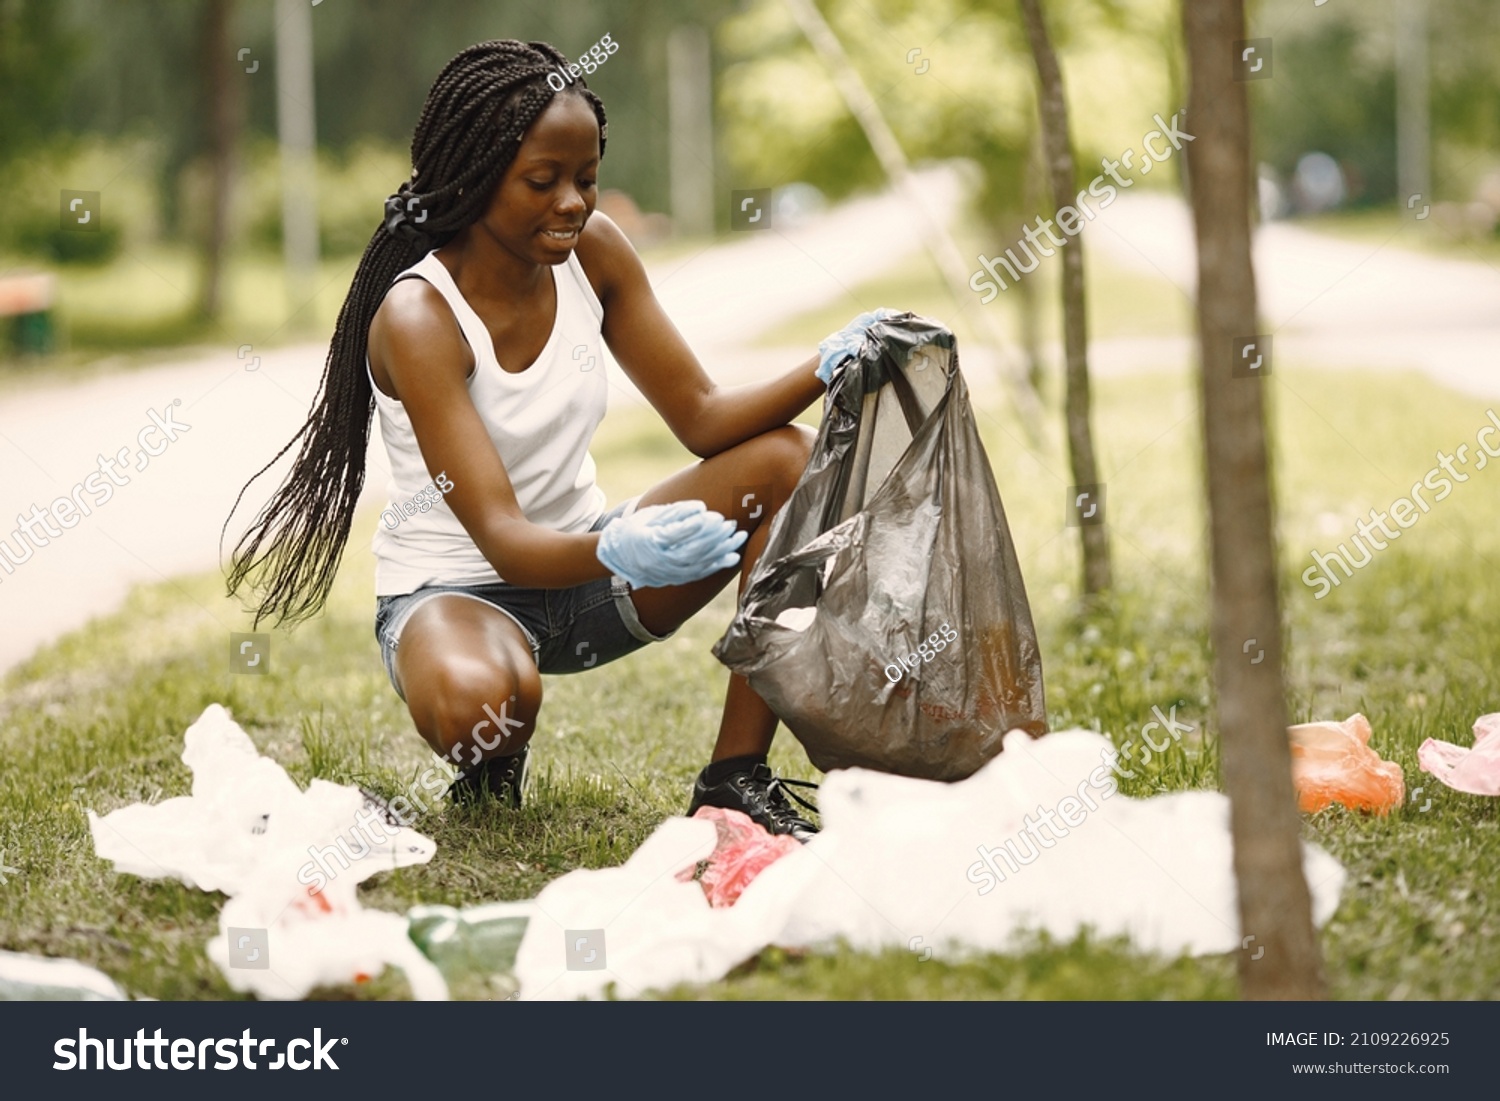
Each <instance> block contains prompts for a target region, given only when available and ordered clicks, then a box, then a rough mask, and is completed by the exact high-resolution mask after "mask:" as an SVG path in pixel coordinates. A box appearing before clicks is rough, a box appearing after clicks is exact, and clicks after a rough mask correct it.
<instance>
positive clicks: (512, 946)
mask: <svg viewBox="0 0 1500 1101" xmlns="http://www.w3.org/2000/svg"><path fill="white" fill-rule="evenodd" d="M535 912H536V903H535V902H534V901H531V900H529V899H528V900H526V901H524V902H490V903H486V904H484V905H483V906H471V907H469V908H468V909H465V910H457V909H454V908H453V907H452V906H415V907H413V908H412V909H411V910H409V911H408V912H407V915H406V916H407V918H408V919H409V920H410V922H411V925H410V927H409V928H408V930H407V935H408V936H410V937H411V939H412V943H414V944H415V945H416V946H417V947H418V948H420V949H421V950H422V954H423V955H424V956H426V957H427V958H428V959H430V960H431V961H432V962H433V963H435V964H437V967H438V970H439V971H441V972H442V973H443V977H444V978H445V979H447V980H448V981H449V982H452V981H453V980H454V979H456V978H460V977H463V976H473V975H499V974H509V973H510V972H511V970H512V969H513V968H514V967H515V965H516V952H517V950H518V949H519V948H520V947H521V938H522V937H523V936H524V935H525V933H526V924H527V922H528V921H530V920H531V915H532V914H533V913H535Z"/></svg>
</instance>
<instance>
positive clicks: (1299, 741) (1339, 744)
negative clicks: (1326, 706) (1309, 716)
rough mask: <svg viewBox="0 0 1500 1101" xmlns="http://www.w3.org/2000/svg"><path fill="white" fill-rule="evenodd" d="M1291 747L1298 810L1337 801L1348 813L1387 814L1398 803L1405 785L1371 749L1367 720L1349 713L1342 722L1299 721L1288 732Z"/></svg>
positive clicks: (1397, 767) (1312, 809)
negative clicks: (1298, 723) (1357, 811)
mask: <svg viewBox="0 0 1500 1101" xmlns="http://www.w3.org/2000/svg"><path fill="white" fill-rule="evenodd" d="M1287 736H1288V737H1289V738H1290V739H1291V743H1292V783H1293V784H1294V785H1295V786H1296V788H1297V809H1298V810H1300V811H1302V812H1303V813H1305V814H1312V813H1315V812H1316V811H1320V810H1322V809H1323V808H1324V807H1327V806H1329V805H1330V804H1332V803H1340V804H1342V805H1343V806H1346V807H1348V808H1349V809H1350V810H1371V811H1374V812H1375V813H1376V814H1387V813H1389V812H1390V811H1391V809H1392V808H1394V807H1398V806H1400V805H1401V800H1402V798H1403V797H1404V796H1405V795H1406V782H1405V779H1404V777H1403V776H1402V775H1401V766H1400V765H1398V764H1396V763H1395V762H1393V761H1384V760H1381V758H1380V754H1378V753H1376V752H1375V751H1374V750H1373V749H1371V748H1370V744H1369V743H1370V720H1369V719H1367V718H1365V717H1364V716H1363V715H1358V714H1356V715H1350V716H1349V717H1348V718H1347V719H1345V720H1344V721H1343V722H1341V723H1335V722H1321V723H1303V724H1302V725H1301V726H1293V727H1288V728H1287Z"/></svg>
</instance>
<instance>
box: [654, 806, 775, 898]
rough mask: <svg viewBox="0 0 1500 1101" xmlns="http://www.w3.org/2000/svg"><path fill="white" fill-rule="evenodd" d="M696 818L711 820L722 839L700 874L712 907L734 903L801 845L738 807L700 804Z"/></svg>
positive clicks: (699, 880) (690, 872) (685, 876)
mask: <svg viewBox="0 0 1500 1101" xmlns="http://www.w3.org/2000/svg"><path fill="white" fill-rule="evenodd" d="M693 817H694V818H701V819H703V820H704V821H705V822H712V823H713V824H714V829H716V830H718V831H719V840H718V843H717V844H716V845H715V846H714V851H713V855H712V856H710V857H709V858H708V866H707V867H706V868H705V869H704V870H703V874H702V875H701V876H699V877H698V882H699V883H700V884H701V885H702V887H703V893H704V894H705V895H707V896H708V904H709V905H710V906H714V907H720V906H733V905H734V904H735V902H736V900H738V899H739V897H740V895H741V894H742V893H743V892H744V890H745V888H746V887H748V886H750V884H751V883H752V882H753V881H754V880H755V877H756V876H758V875H760V873H761V872H763V871H765V870H766V869H767V868H769V867H770V866H771V865H772V864H774V863H776V861H778V860H780V859H781V858H782V857H783V856H785V855H786V854H787V853H793V852H796V851H797V850H798V849H800V848H801V847H802V843H801V842H800V841H797V840H796V839H795V838H791V837H778V836H776V835H773V834H770V833H767V832H766V830H765V828H764V827H763V826H760V825H757V824H756V823H755V822H752V821H751V820H750V817H749V815H746V814H742V813H741V812H739V811H737V810H725V809H724V808H722V807H699V808H698V813H697V814H695V815H693ZM691 874H692V871H691V869H690V870H689V871H688V872H687V873H686V874H684V875H682V876H679V877H678V878H681V879H686V878H689V877H690V876H691Z"/></svg>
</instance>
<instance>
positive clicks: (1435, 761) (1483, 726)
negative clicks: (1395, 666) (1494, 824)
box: [1417, 712, 1500, 795]
mask: <svg viewBox="0 0 1500 1101" xmlns="http://www.w3.org/2000/svg"><path fill="white" fill-rule="evenodd" d="M1417 764H1418V765H1419V766H1420V767H1421V769H1422V771H1423V772H1428V773H1431V774H1432V775H1433V776H1435V777H1437V779H1438V780H1439V781H1440V782H1442V783H1444V784H1446V785H1447V786H1448V787H1450V788H1452V789H1453V790H1454V791H1463V792H1467V793H1468V794H1470V795H1500V712H1497V713H1495V714H1493V715H1481V716H1480V717H1479V718H1478V719H1476V720H1474V745H1473V748H1467V747H1465V746H1461V745H1454V744H1453V743H1452V742H1440V741H1438V740H1437V739H1436V738H1428V739H1427V740H1426V741H1425V742H1423V743H1422V746H1421V748H1420V749H1418V750H1417Z"/></svg>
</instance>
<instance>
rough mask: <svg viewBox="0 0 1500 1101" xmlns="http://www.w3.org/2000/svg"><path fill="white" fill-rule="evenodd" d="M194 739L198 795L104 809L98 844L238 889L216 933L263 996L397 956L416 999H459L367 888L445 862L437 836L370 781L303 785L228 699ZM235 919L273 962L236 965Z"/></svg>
mask: <svg viewBox="0 0 1500 1101" xmlns="http://www.w3.org/2000/svg"><path fill="white" fill-rule="evenodd" d="M183 742H184V749H183V753H182V760H183V762H184V763H185V764H186V765H187V766H188V767H189V768H190V769H191V770H192V772H193V785H192V794H191V795H185V796H180V797H177V798H174V799H167V800H164V801H163V802H161V803H158V804H155V805H148V804H145V803H135V804H133V805H131V806H128V807H121V808H120V809H119V810H116V811H112V812H111V813H109V814H107V815H105V816H104V817H102V818H101V817H99V816H98V815H96V814H95V813H94V812H93V811H89V812H88V818H89V830H90V832H91V833H92V835H93V839H94V850H95V852H96V853H97V854H98V855H99V856H100V857H102V858H103V859H105V860H110V861H113V862H114V866H115V871H117V872H125V873H128V874H131V875H137V876H140V877H141V878H143V879H177V880H181V881H182V882H183V883H186V884H188V885H189V886H192V887H197V888H199V889H201V890H205V891H222V892H223V893H224V894H226V895H229V896H230V899H229V901H228V902H227V903H226V904H225V906H224V909H223V911H221V913H220V915H219V928H220V932H219V935H218V936H217V937H215V938H214V939H213V940H211V941H209V943H208V955H209V958H210V959H212V960H213V961H214V962H215V963H216V964H217V965H218V966H219V968H220V970H222V971H223V972H224V976H225V978H226V979H228V980H229V985H230V986H232V987H233V988H234V989H235V990H238V991H241V992H251V993H254V994H255V995H256V996H257V997H259V998H267V999H286V998H303V997H306V996H307V994H308V992H309V991H311V990H312V989H313V988H314V987H316V986H320V985H327V984H335V983H347V982H353V981H359V980H361V979H364V978H368V977H370V976H373V975H376V974H379V973H380V972H381V971H382V970H384V968H385V967H386V965H387V964H390V965H393V966H396V967H399V968H400V969H401V970H402V971H403V972H404V973H405V975H406V978H407V981H408V982H409V983H410V985H411V987H412V992H413V994H414V995H415V996H416V997H418V998H420V999H424V1000H428V999H444V998H446V997H447V986H446V984H445V983H444V982H443V980H442V976H441V975H440V974H439V972H438V970H437V968H435V967H434V966H433V965H432V963H431V962H429V961H428V960H427V959H426V958H425V957H424V956H423V955H422V954H421V952H419V951H418V950H417V948H416V946H415V945H413V944H412V942H411V941H410V939H408V937H407V919H406V918H405V917H403V916H401V915H397V914H389V913H383V912H379V911H367V910H365V909H363V908H362V907H361V906H360V904H359V901H358V898H357V893H358V891H357V888H358V886H359V884H360V882H361V881H363V880H365V879H368V878H369V877H370V876H372V875H374V874H375V873H376V872H379V871H383V870H386V869H390V868H399V867H405V866H408V865H412V864H425V863H427V861H429V860H431V859H432V856H433V854H434V853H435V852H436V851H437V845H436V844H435V843H434V842H433V841H432V839H431V838H428V837H424V836H423V835H422V834H420V833H417V832H416V831H415V830H412V829H409V828H407V827H404V826H401V825H399V824H398V823H396V822H395V821H394V819H393V818H392V817H391V816H390V815H389V813H388V812H386V811H385V810H384V808H382V807H380V806H379V805H377V804H375V803H373V802H372V801H371V800H369V799H368V798H367V797H366V796H365V795H364V793H362V792H361V791H359V789H357V788H352V787H347V786H345V785H342V784H331V783H328V782H327V781H324V780H314V781H312V783H311V784H309V785H308V788H307V790H306V791H303V790H302V789H301V788H299V787H298V786H297V785H296V784H295V783H294V782H293V781H292V779H291V777H289V776H288V775H287V774H286V772H285V770H283V769H282V767H281V766H280V765H278V764H277V763H276V762H275V761H272V760H271V759H269V758H267V757H262V756H261V755H260V754H259V753H258V752H257V751H256V748H255V743H253V742H252V741H251V740H250V737H249V735H247V734H246V733H245V732H244V731H243V730H242V729H240V727H239V725H238V724H236V723H235V721H234V720H233V719H232V718H230V716H229V713H228V712H227V711H225V710H224V708H223V707H221V706H219V705H218V704H212V705H210V706H209V707H208V708H207V709H205V710H204V712H203V714H202V715H201V716H199V718H198V720H197V721H196V722H195V723H193V725H192V726H191V727H189V728H188V730H187V734H186V735H185V736H184V739H183ZM232 928H233V929H249V930H255V931H256V932H257V933H258V932H259V931H261V930H264V931H265V934H266V937H267V941H268V944H267V951H266V958H267V959H268V961H269V963H268V965H265V966H263V965H261V964H262V960H261V959H260V958H259V957H258V958H257V959H256V960H255V961H253V963H254V965H249V966H247V965H246V964H245V963H243V962H241V963H240V964H239V965H235V964H234V963H233V962H232V961H231V954H230V946H229V943H228V938H229V931H230V929H232ZM238 947H240V946H239V945H238V944H236V948H238Z"/></svg>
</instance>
